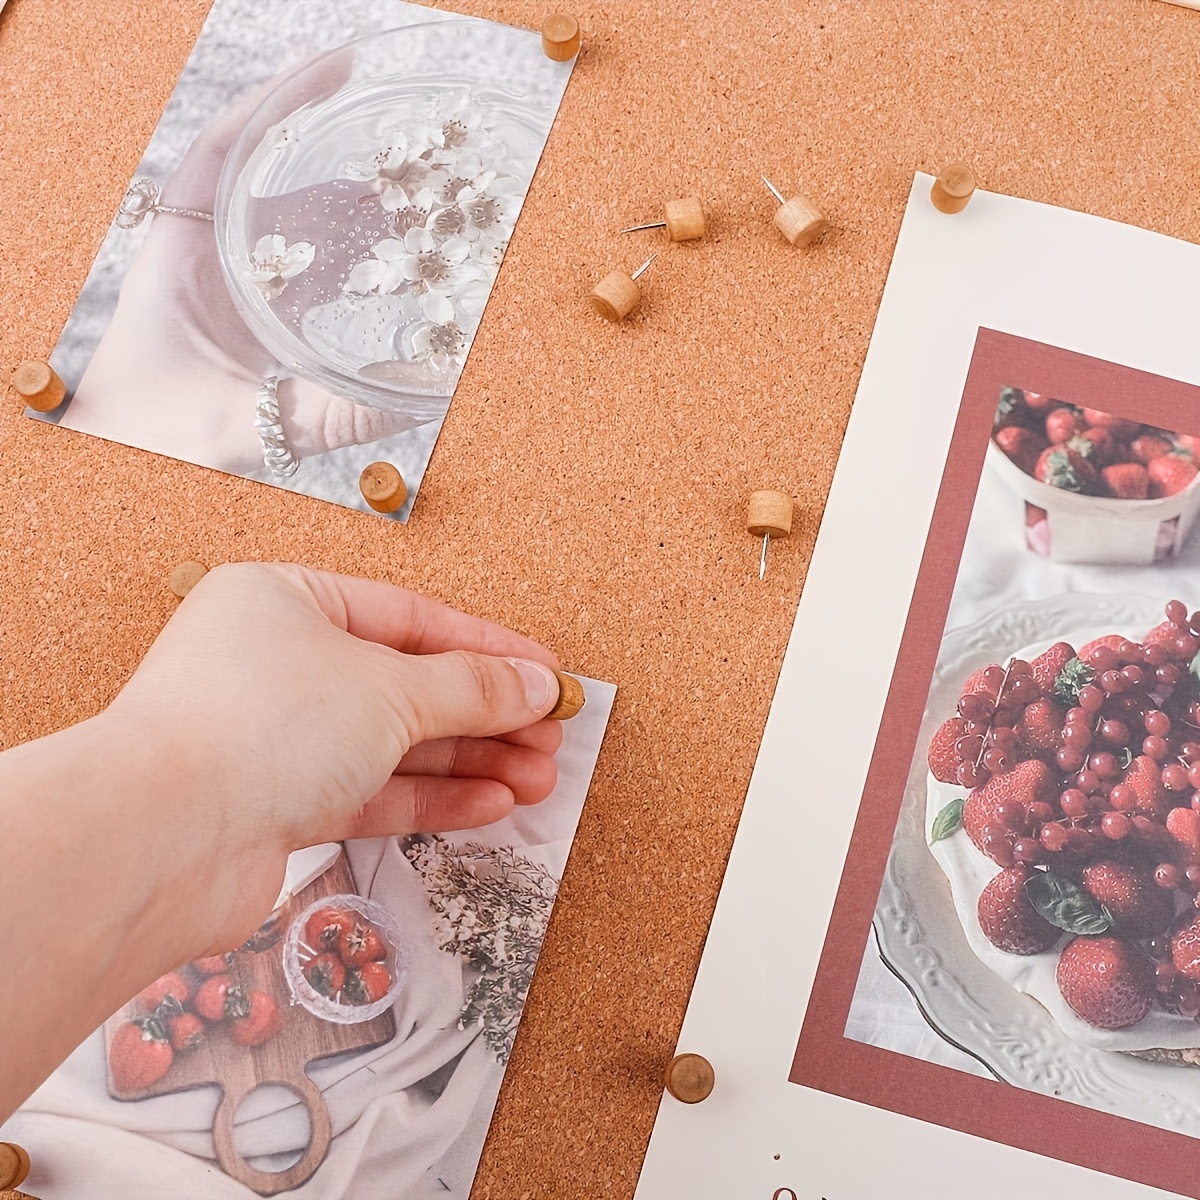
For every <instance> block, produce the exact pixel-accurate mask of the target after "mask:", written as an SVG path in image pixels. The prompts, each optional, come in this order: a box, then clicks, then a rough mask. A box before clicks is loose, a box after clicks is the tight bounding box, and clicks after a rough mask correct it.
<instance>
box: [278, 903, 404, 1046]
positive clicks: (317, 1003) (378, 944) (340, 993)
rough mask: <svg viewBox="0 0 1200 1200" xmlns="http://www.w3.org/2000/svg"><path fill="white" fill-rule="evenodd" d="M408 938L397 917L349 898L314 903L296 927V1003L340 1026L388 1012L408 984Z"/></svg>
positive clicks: (286, 961) (288, 957)
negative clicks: (404, 942)
mask: <svg viewBox="0 0 1200 1200" xmlns="http://www.w3.org/2000/svg"><path fill="white" fill-rule="evenodd" d="M404 968H405V963H404V958H403V953H402V938H401V935H400V930H399V929H398V928H397V926H396V922H395V921H394V920H393V919H392V915H391V913H389V912H388V911H387V909H385V908H384V907H382V905H379V904H376V903H375V901H373V900H368V899H366V898H365V897H363V896H356V895H352V894H350V893H344V894H340V895H335V896H325V897H324V898H323V899H321V900H318V901H316V902H315V903H313V904H310V905H309V906H308V907H307V908H306V909H305V910H304V911H303V912H302V913H300V915H299V916H298V917H297V918H296V919H295V920H294V921H293V922H292V925H291V928H290V929H289V930H288V935H287V940H286V941H285V942H284V946H283V970H284V975H285V976H286V977H287V982H288V988H289V989H290V991H291V993H292V1000H293V1003H296V1004H300V1005H301V1006H302V1007H303V1008H306V1009H307V1010H308V1011H309V1012H310V1013H312V1014H313V1016H316V1017H320V1018H321V1019H322V1020H323V1021H332V1022H334V1023H335V1024H338V1025H355V1024H358V1023H360V1022H362V1021H369V1020H371V1019H372V1018H373V1017H377V1016H379V1015H380V1014H381V1013H383V1012H386V1011H387V1009H389V1008H391V1006H392V1005H393V1004H394V1003H395V1000H396V997H397V995H398V994H399V992H400V988H401V986H402V984H403V975H404Z"/></svg>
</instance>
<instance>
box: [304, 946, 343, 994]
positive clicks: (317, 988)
mask: <svg viewBox="0 0 1200 1200" xmlns="http://www.w3.org/2000/svg"><path fill="white" fill-rule="evenodd" d="M304 978H305V979H307V980H308V982H309V984H310V985H311V986H312V989H313V991H314V992H320V994H321V995H322V996H329V997H334V996H336V995H337V994H338V992H340V991H341V990H342V988H343V987H345V985H346V968H345V967H344V966H343V965H342V960H341V959H340V958H338V956H337V955H336V954H331V953H330V952H329V951H325V952H324V953H323V954H318V955H317V956H316V958H313V959H310V960H309V961H308V962H306V963H305V964H304Z"/></svg>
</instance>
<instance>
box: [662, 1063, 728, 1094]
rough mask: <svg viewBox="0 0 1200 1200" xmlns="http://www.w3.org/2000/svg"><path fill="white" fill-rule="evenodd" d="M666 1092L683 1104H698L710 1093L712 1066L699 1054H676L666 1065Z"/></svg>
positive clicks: (713, 1076) (712, 1079) (713, 1077)
mask: <svg viewBox="0 0 1200 1200" xmlns="http://www.w3.org/2000/svg"><path fill="white" fill-rule="evenodd" d="M663 1082H664V1084H666V1088H667V1091H668V1092H670V1093H671V1095H672V1096H674V1097H675V1099H676V1100H682V1101H683V1103H684V1104H699V1103H700V1101H701V1100H706V1099H707V1098H708V1097H709V1095H710V1094H711V1093H712V1090H713V1084H714V1083H716V1076H715V1075H714V1074H713V1069H712V1064H711V1063H710V1062H709V1061H708V1059H707V1058H702V1057H701V1056H700V1055H699V1054H677V1055H675V1057H674V1058H673V1059H671V1061H670V1062H669V1063H668V1064H667V1074H666V1078H665V1079H664V1080H663Z"/></svg>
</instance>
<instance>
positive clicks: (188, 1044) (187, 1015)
mask: <svg viewBox="0 0 1200 1200" xmlns="http://www.w3.org/2000/svg"><path fill="white" fill-rule="evenodd" d="M166 1028H167V1037H168V1038H169V1039H170V1042H171V1048H172V1049H173V1050H177V1051H179V1053H181V1054H183V1053H186V1052H187V1051H188V1050H195V1049H196V1047H197V1046H199V1045H200V1043H201V1042H203V1041H204V1039H205V1037H206V1036H207V1032H206V1030H205V1026H204V1022H203V1021H202V1020H200V1018H199V1017H198V1016H196V1014H195V1013H193V1012H180V1013H175V1014H174V1015H173V1016H170V1017H168V1018H167V1022H166Z"/></svg>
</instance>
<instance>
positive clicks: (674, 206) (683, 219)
mask: <svg viewBox="0 0 1200 1200" xmlns="http://www.w3.org/2000/svg"><path fill="white" fill-rule="evenodd" d="M643 229H665V230H666V231H667V237H668V238H669V239H670V240H671V241H672V242H690V241H691V240H692V239H693V238H702V237H703V236H704V235H705V233H706V232H707V225H706V224H705V221H704V205H703V204H701V203H700V199H699V197H697V196H684V197H683V199H682V200H668V201H667V202H666V204H664V205H663V219H662V220H661V221H650V222H648V223H647V224H645V225H630V227H629V228H628V229H622V230H621V232H622V233H638V232H640V231H641V230H643Z"/></svg>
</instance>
